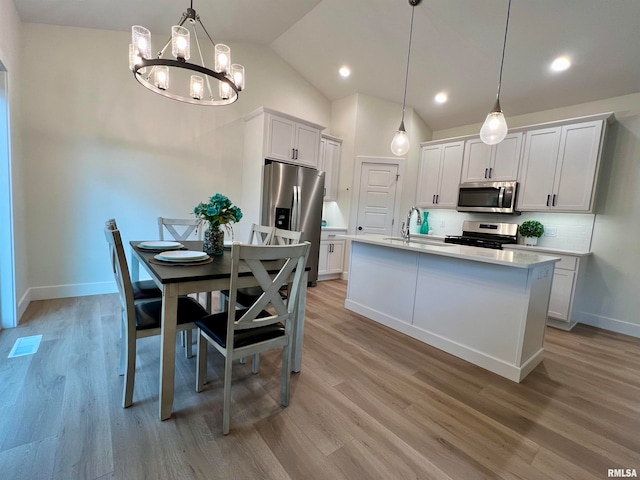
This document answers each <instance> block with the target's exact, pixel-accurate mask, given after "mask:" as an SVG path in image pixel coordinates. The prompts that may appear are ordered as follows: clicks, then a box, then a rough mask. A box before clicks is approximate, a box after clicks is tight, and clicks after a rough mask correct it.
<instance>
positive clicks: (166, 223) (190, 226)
mask: <svg viewBox="0 0 640 480" xmlns="http://www.w3.org/2000/svg"><path fill="white" fill-rule="evenodd" d="M198 225H199V221H198V220H197V219H195V218H165V217H158V234H159V235H160V240H164V233H165V230H166V231H167V232H169V234H170V235H171V240H178V241H180V240H202V232H203V230H204V228H198ZM176 227H177V228H176Z"/></svg>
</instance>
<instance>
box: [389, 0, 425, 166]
mask: <svg viewBox="0 0 640 480" xmlns="http://www.w3.org/2000/svg"><path fill="white" fill-rule="evenodd" d="M420 1H421V0H409V5H411V27H410V28H409V52H408V53H407V71H406V74H405V77H404V96H403V97H402V120H401V121H400V127H399V128H398V131H397V132H396V134H395V135H394V136H393V140H391V153H393V154H394V155H396V156H398V157H403V156H404V155H406V154H407V152H408V151H409V147H410V146H411V143H410V142H409V135H407V132H406V130H405V129H404V108H405V105H406V102H407V81H408V80H409V59H410V58H411V37H412V35H413V12H414V8H415V6H416V5H418V4H419V3H420Z"/></svg>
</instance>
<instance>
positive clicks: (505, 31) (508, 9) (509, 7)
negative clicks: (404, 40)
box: [405, 0, 511, 100]
mask: <svg viewBox="0 0 640 480" xmlns="http://www.w3.org/2000/svg"><path fill="white" fill-rule="evenodd" d="M510 13H511V0H509V6H508V8H507V25H506V26H505V27H504V42H503V43H502V59H501V60H500V78H499V79H498V95H496V99H498V100H499V99H500V87H502V66H503V65H504V51H505V50H506V48H507V31H508V30H509V14H510ZM409 44H411V40H409ZM407 69H408V66H407ZM405 88H406V87H405Z"/></svg>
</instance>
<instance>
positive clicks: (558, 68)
mask: <svg viewBox="0 0 640 480" xmlns="http://www.w3.org/2000/svg"><path fill="white" fill-rule="evenodd" d="M570 66H571V60H569V58H568V57H558V58H556V59H555V60H554V61H553V62H552V63H551V70H553V71H554V72H562V71H563V70H566V69H567V68H569V67H570Z"/></svg>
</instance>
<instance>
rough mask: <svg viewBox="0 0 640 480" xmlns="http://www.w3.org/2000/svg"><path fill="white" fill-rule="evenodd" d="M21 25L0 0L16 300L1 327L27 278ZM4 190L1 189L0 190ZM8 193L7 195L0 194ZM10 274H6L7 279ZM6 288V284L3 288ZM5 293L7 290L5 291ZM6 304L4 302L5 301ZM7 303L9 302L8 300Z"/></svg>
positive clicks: (6, 231) (8, 321) (7, 233)
mask: <svg viewBox="0 0 640 480" xmlns="http://www.w3.org/2000/svg"><path fill="white" fill-rule="evenodd" d="M21 28H22V23H21V22H20V18H19V17H18V14H17V12H16V9H15V6H14V4H13V1H12V0H0V62H2V64H3V65H4V67H5V69H6V71H7V73H6V85H5V87H4V88H5V90H6V91H8V106H9V115H10V116H9V119H10V120H9V124H10V131H11V147H10V148H11V150H10V151H9V155H10V162H11V170H10V172H7V173H8V174H9V175H10V176H11V183H12V192H11V200H12V202H11V203H12V208H13V217H14V226H13V227H14V228H13V230H11V229H10V228H9V225H7V224H6V223H5V222H3V225H2V231H3V235H2V241H3V243H4V242H5V241H7V239H8V238H10V237H13V258H14V262H15V263H14V265H15V279H14V280H15V282H14V292H13V295H15V297H16V299H15V300H14V301H12V303H13V304H12V305H6V304H5V305H3V307H2V311H3V315H2V320H1V323H0V326H4V327H7V326H13V325H14V323H15V318H5V314H6V313H7V312H9V311H10V312H12V313H11V314H12V316H15V317H19V315H20V312H19V311H18V305H17V299H19V298H20V297H22V296H23V295H24V293H25V292H26V291H27V288H28V278H27V271H28V267H27V250H26V248H25V238H26V234H25V225H26V222H25V218H26V215H25V208H24V201H23V198H24V196H25V192H24V180H23V168H22V167H23V166H22V161H21V148H20V146H21V141H20V139H21V131H20V130H21V129H20V113H19V112H20V108H19V104H20V102H19V98H20V81H19V78H20V62H19V54H20V49H19V44H20V32H21ZM3 188H4V187H3ZM3 193H7V192H3ZM2 201H3V202H6V198H5V197H4V196H3V198H2ZM2 248H5V249H6V248H9V246H8V245H4V244H3V246H2ZM2 268H3V279H2V281H4V282H7V281H8V279H7V278H6V276H5V274H6V269H7V268H9V269H10V268H11V266H10V265H7V263H6V262H5V263H3V265H2ZM10 275H11V273H10V272H9V276H10ZM5 288H6V285H5ZM5 291H6V290H5ZM4 300H5V301H7V299H4ZM9 301H10V300H9Z"/></svg>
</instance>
